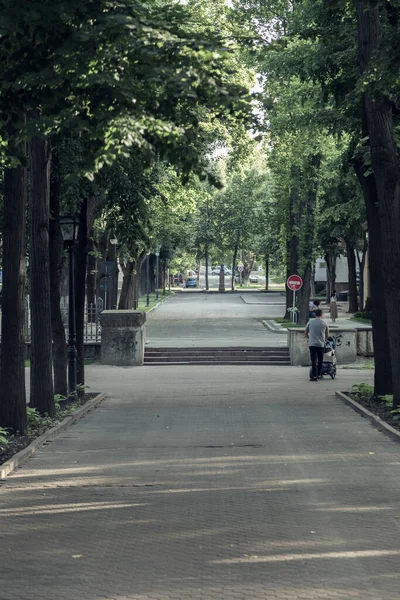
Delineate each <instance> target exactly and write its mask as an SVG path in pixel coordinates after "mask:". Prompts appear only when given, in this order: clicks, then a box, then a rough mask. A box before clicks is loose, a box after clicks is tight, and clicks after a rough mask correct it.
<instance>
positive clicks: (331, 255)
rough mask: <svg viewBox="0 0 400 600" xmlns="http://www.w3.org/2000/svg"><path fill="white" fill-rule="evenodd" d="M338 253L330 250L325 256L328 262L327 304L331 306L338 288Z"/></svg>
mask: <svg viewBox="0 0 400 600" xmlns="http://www.w3.org/2000/svg"><path fill="white" fill-rule="evenodd" d="M336 260H337V259H336V253H335V252H334V251H332V250H328V251H327V252H326V254H325V262H326V302H327V303H328V304H329V302H330V300H331V295H332V292H333V290H334V289H335V286H336Z"/></svg>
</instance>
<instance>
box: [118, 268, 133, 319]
mask: <svg viewBox="0 0 400 600" xmlns="http://www.w3.org/2000/svg"><path fill="white" fill-rule="evenodd" d="M120 266H121V270H122V274H123V279H122V289H121V295H120V297H119V303H118V309H119V310H129V309H131V308H132V304H131V305H130V302H131V299H132V287H133V270H134V266H135V264H134V263H133V262H132V261H129V262H128V263H126V264H124V262H123V261H120Z"/></svg>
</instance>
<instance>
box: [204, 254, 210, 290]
mask: <svg viewBox="0 0 400 600" xmlns="http://www.w3.org/2000/svg"><path fill="white" fill-rule="evenodd" d="M204 256H205V262H206V273H205V278H206V290H207V292H208V291H209V289H210V284H209V281H208V263H209V256H208V244H207V245H206V249H205V253H204Z"/></svg>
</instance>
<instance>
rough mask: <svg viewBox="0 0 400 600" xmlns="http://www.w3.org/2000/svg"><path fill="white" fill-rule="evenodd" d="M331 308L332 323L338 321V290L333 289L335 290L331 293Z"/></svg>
mask: <svg viewBox="0 0 400 600" xmlns="http://www.w3.org/2000/svg"><path fill="white" fill-rule="evenodd" d="M329 310H330V313H331V319H332V323H334V322H335V321H336V319H337V318H338V310H337V294H336V290H333V292H332V294H331V299H330V304H329Z"/></svg>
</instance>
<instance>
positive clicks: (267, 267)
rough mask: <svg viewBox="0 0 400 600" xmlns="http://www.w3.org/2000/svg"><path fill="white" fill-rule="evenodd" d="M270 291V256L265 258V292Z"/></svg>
mask: <svg viewBox="0 0 400 600" xmlns="http://www.w3.org/2000/svg"><path fill="white" fill-rule="evenodd" d="M268 290H269V256H266V257H265V291H266V292H268Z"/></svg>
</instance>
